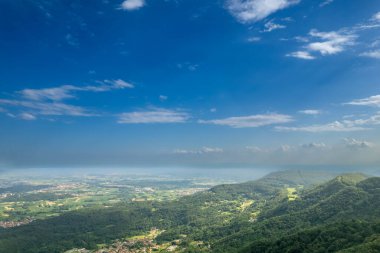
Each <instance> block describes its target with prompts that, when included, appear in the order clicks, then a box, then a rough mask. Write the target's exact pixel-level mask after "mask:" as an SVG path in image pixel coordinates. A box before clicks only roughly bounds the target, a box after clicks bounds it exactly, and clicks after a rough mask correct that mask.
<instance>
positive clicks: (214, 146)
mask: <svg viewBox="0 0 380 253" xmlns="http://www.w3.org/2000/svg"><path fill="white" fill-rule="evenodd" d="M0 21H1V22H0V71H1V72H0V73H1V74H0V140H1V142H0V167H2V168H4V169H7V168H25V167H33V168H36V167H96V166H98V167H107V166H110V167H164V166H171V167H263V166H267V167H273V166H277V167H281V166H378V165H379V164H380V158H379V157H380V156H379V155H378V154H379V153H380V148H379V145H380V132H379V126H380V109H379V108H380V1H373V0H363V1H360V3H359V2H358V1H343V0H327V1H326V0H321V1H311V0H245V1H243V0H215V1H204V0H202V1H201V0H191V1H190V0H145V1H143V0H126V1H122V0H94V1H80V0H76V1H74V0H72V1H58V0H53V1H51V0H50V1H47V0H16V1H15V0H12V1H11V0H4V1H1V2H0Z"/></svg>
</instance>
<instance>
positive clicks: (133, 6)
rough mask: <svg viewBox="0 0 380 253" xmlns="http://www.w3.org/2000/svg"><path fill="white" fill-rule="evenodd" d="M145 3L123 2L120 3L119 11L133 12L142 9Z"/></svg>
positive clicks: (126, 0) (137, 1)
mask: <svg viewBox="0 0 380 253" xmlns="http://www.w3.org/2000/svg"><path fill="white" fill-rule="evenodd" d="M144 5H145V1H144V0H125V1H124V2H122V3H121V5H120V9H122V10H126V11H133V10H138V9H140V8H142V7H144Z"/></svg>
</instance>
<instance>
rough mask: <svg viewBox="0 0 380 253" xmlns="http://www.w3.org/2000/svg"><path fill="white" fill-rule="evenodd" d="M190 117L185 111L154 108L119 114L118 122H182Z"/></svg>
mask: <svg viewBox="0 0 380 253" xmlns="http://www.w3.org/2000/svg"><path fill="white" fill-rule="evenodd" d="M189 118H190V115H189V114H188V113H186V112H181V111H173V110H166V109H161V108H155V109H153V110H149V111H136V112H128V113H122V114H120V115H119V120H118V123H120V124H147V123H183V122H186V121H187V120H188V119H189Z"/></svg>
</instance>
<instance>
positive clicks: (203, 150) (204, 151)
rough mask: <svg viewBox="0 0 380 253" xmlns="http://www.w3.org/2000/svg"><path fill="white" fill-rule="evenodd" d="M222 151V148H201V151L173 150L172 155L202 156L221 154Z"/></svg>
mask: <svg viewBox="0 0 380 253" xmlns="http://www.w3.org/2000/svg"><path fill="white" fill-rule="evenodd" d="M223 152H224V150H223V149H222V148H217V147H202V148H201V149H176V150H174V154H181V155H189V154H195V155H202V154H212V153H223Z"/></svg>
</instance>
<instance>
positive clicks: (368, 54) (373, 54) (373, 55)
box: [360, 49, 380, 59]
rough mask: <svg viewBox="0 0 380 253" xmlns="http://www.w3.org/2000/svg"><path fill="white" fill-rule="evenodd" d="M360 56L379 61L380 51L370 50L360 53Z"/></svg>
mask: <svg viewBox="0 0 380 253" xmlns="http://www.w3.org/2000/svg"><path fill="white" fill-rule="evenodd" d="M360 56H364V57H369V58H374V59H380V49H376V50H371V51H367V52H364V53H361V54H360Z"/></svg>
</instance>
